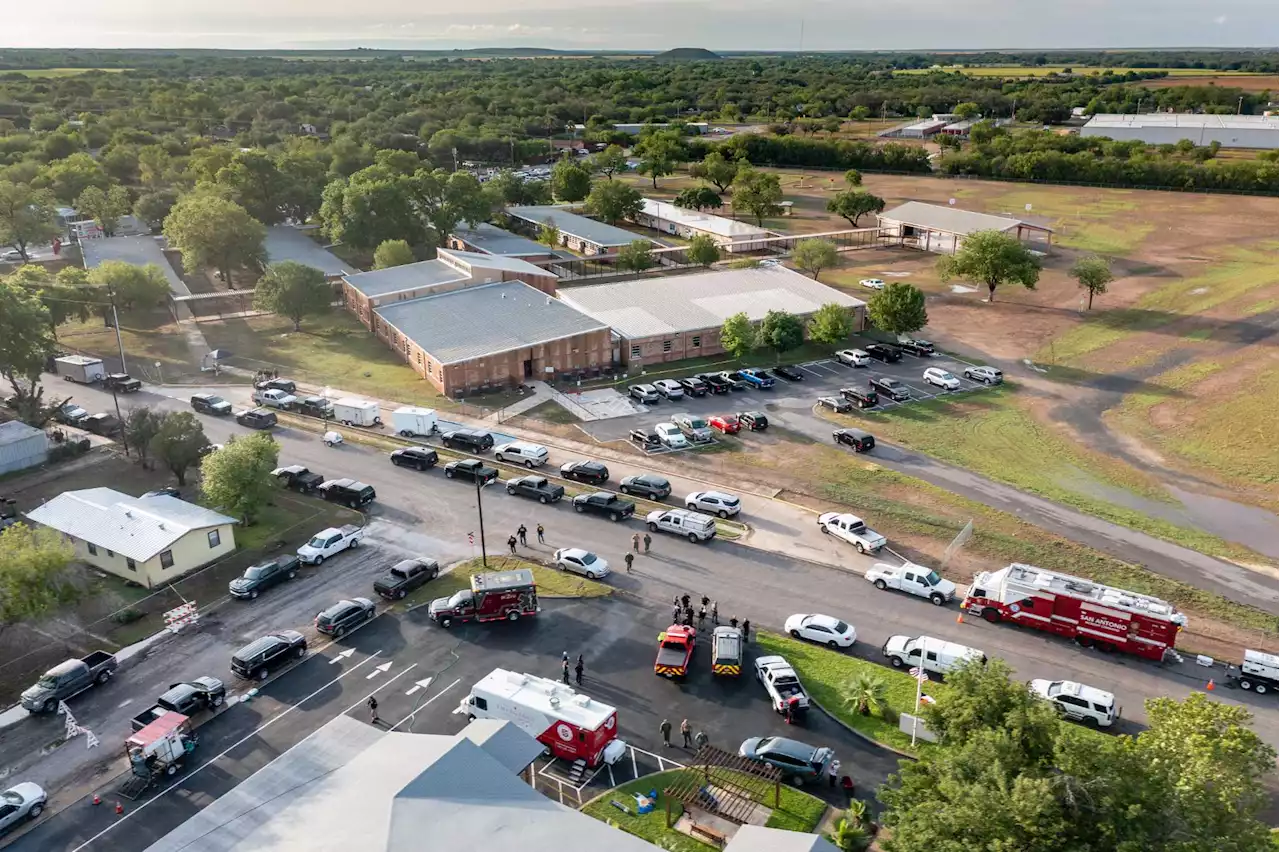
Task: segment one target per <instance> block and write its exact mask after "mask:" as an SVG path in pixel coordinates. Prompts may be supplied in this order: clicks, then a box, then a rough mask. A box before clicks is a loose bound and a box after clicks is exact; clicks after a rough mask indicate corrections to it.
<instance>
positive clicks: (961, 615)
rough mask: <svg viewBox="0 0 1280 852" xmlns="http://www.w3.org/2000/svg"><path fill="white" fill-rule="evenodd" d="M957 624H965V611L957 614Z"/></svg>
mask: <svg viewBox="0 0 1280 852" xmlns="http://www.w3.org/2000/svg"><path fill="white" fill-rule="evenodd" d="M956 624H964V610H960V611H959V612H957V613H956Z"/></svg>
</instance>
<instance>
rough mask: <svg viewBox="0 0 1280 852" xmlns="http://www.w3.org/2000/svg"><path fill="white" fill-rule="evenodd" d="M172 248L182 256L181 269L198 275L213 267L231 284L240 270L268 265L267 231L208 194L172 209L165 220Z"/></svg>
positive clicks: (233, 206)
mask: <svg viewBox="0 0 1280 852" xmlns="http://www.w3.org/2000/svg"><path fill="white" fill-rule="evenodd" d="M164 235H165V236H166V237H167V238H168V239H169V244H170V245H172V246H173V247H174V248H177V249H179V250H180V251H181V252H182V266H183V268H184V269H185V270H186V271H187V273H188V274H195V273H197V272H199V271H200V270H201V269H203V268H205V267H209V266H212V267H213V268H214V269H216V270H218V272H219V274H221V275H222V280H223V281H226V282H227V283H228V285H230V284H231V274H232V272H234V271H235V270H237V269H242V268H247V269H251V268H256V267H258V266H261V265H262V264H263V263H265V262H266V259H267V253H266V249H265V248H264V241H265V240H266V237H267V229H266V228H265V227H263V225H262V223H261V222H259V221H258V220H257V219H254V218H253V217H252V216H250V215H249V213H248V211H246V210H245V209H244V208H243V207H241V206H240V205H239V204H236V203H235V202H234V201H229V200H227V199H225V198H219V197H218V196H216V195H211V194H208V193H194V194H192V195H188V196H186V197H184V198H183V199H182V200H181V201H179V202H178V203H177V204H175V205H174V206H173V210H172V211H170V213H169V215H168V217H166V218H165V220H164Z"/></svg>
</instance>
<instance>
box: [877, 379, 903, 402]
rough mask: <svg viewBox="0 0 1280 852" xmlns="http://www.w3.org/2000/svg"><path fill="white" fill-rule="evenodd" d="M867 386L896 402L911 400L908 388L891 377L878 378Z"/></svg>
mask: <svg viewBox="0 0 1280 852" xmlns="http://www.w3.org/2000/svg"><path fill="white" fill-rule="evenodd" d="M867 384H868V385H870V386H871V389H872V390H875V391H879V392H880V393H882V394H884V395H885V396H887V397H889V398H890V399H892V400H893V401H894V402H902V401H903V400H907V399H911V394H910V393H909V392H908V391H907V386H906V385H904V384H903V383H902V382H900V381H898V380H897V379H895V378H893V377H891V376H876V377H875V378H874V379H872V380H871V381H870V382H868V383H867Z"/></svg>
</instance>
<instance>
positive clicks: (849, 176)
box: [844, 169, 862, 186]
mask: <svg viewBox="0 0 1280 852" xmlns="http://www.w3.org/2000/svg"><path fill="white" fill-rule="evenodd" d="M844 182H845V183H847V184H849V186H862V172H860V171H858V170H857V169H849V171H847V172H845V173H844Z"/></svg>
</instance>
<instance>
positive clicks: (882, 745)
mask: <svg viewBox="0 0 1280 852" xmlns="http://www.w3.org/2000/svg"><path fill="white" fill-rule="evenodd" d="M809 705H810V706H811V707H817V708H818V709H819V710H821V711H822V714H823V715H824V716H826V717H827V718H828V719H830V720H831V721H833V722H835V723H836V724H837V725H839V726H840V727H842V728H844V729H845V730H846V731H848V732H849V733H851V734H853V735H854V736H855V737H857V738H858V739H860V740H862V741H863V742H867V743H870V744H871V745H873V746H875V747H876V748H882V749H884V750H885V751H891V752H893V753H894V754H896V755H898V756H899V757H905V758H907V759H908V760H919V759H920V757H919V755H915V754H909V753H907V752H905V751H903V750H901V749H898V748H894V747H893V746H891V745H888V744H887V743H882V742H880V741H879V740H877V739H872V738H871V737H869V736H867V735H866V734H864V733H862V731H859V730H857V729H856V728H851V727H849V725H847V724H845V723H844V722H843V721H841V720H840V718H839V717H837V716H836V715H835V714H834V713H832V712H831V711H830V710H828V709H827V708H825V707H823V706H822V705H821V704H819V703H818V702H816V701H814V700H813V696H812V695H810V696H809Z"/></svg>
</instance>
